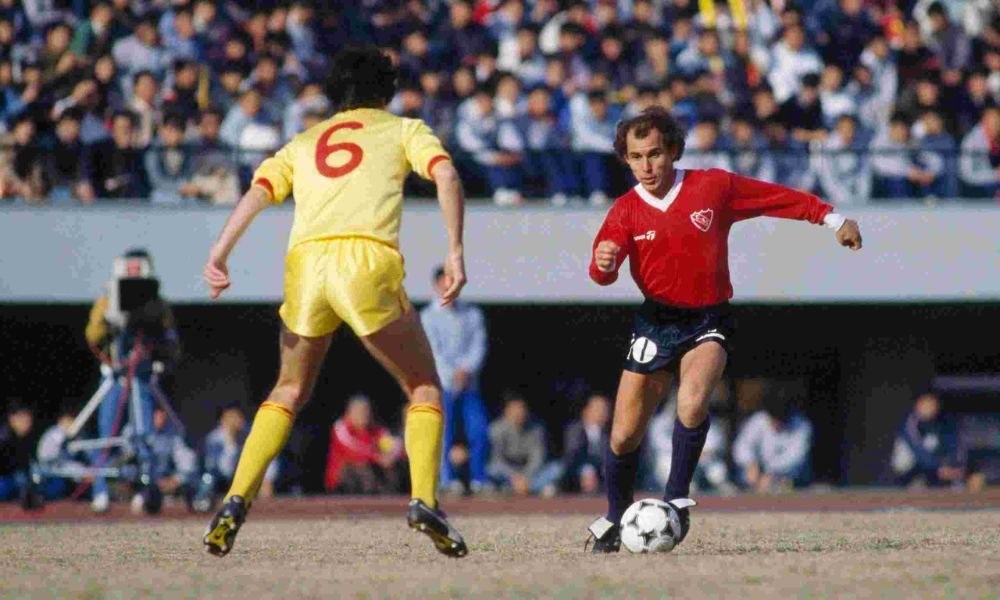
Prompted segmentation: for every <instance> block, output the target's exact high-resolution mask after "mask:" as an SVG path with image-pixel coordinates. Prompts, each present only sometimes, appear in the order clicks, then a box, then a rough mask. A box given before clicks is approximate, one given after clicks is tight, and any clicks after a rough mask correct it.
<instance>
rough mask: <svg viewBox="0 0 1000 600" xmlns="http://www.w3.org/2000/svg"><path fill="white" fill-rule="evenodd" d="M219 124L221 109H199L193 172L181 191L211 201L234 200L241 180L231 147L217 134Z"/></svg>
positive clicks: (220, 125) (225, 202)
mask: <svg viewBox="0 0 1000 600" xmlns="http://www.w3.org/2000/svg"><path fill="white" fill-rule="evenodd" d="M221 128H222V112H221V111H220V110H218V109H216V108H208V109H206V110H205V111H204V112H202V113H201V116H200V117H199V118H198V134H197V135H196V136H195V137H194V142H195V144H194V165H195V166H194V174H193V176H192V177H191V180H190V182H189V183H188V184H187V185H186V186H184V187H183V188H181V193H182V194H184V195H186V196H190V197H194V198H198V199H200V200H204V201H207V202H209V203H211V204H233V203H235V202H236V201H237V200H239V197H240V181H239V176H238V175H237V172H236V164H235V163H234V162H233V160H232V151H231V150H230V149H229V147H228V146H225V145H223V143H222V141H221V139H220V137H219V131H220V130H221Z"/></svg>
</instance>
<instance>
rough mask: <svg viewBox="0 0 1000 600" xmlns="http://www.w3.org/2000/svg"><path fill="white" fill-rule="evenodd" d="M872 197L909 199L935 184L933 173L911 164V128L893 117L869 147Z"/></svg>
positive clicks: (912, 156) (903, 121)
mask: <svg viewBox="0 0 1000 600" xmlns="http://www.w3.org/2000/svg"><path fill="white" fill-rule="evenodd" d="M871 164H872V175H873V178H872V194H873V195H874V196H875V197H876V198H888V199H897V198H902V199H908V198H916V197H917V196H918V195H923V194H921V193H920V192H921V191H922V190H923V189H924V188H926V187H927V186H930V184H931V183H933V182H934V178H935V177H934V173H932V172H930V171H927V170H925V169H922V168H920V166H919V165H917V163H916V162H915V161H914V153H913V148H912V146H911V143H910V124H909V122H907V120H906V118H905V117H903V115H901V114H899V113H896V114H894V115H893V116H892V119H890V121H889V127H888V128H886V129H885V130H884V131H882V132H881V133H880V134H879V135H878V136H876V137H875V139H874V140H873V141H872V143H871Z"/></svg>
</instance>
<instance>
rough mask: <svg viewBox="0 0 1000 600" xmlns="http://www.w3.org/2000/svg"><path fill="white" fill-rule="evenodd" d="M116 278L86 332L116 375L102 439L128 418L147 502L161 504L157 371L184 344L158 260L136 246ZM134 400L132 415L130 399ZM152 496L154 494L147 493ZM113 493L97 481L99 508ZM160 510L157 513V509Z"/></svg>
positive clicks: (100, 423)
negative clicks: (157, 272)
mask: <svg viewBox="0 0 1000 600" xmlns="http://www.w3.org/2000/svg"><path fill="white" fill-rule="evenodd" d="M113 275H114V277H113V279H112V281H111V282H110V283H109V285H108V289H107V290H106V291H105V293H104V294H102V295H101V296H100V297H99V298H97V300H96V301H95V302H94V306H93V307H92V308H91V311H90V320H89V322H88V323H87V329H86V332H85V336H86V338H87V343H88V344H89V345H90V348H91V350H92V351H93V352H94V354H95V355H97V357H98V358H99V359H100V361H101V374H102V376H103V377H105V378H112V381H113V385H112V386H111V387H110V388H109V389H108V392H107V393H106V394H105V396H104V399H103V400H102V401H101V405H100V408H99V409H98V414H97V430H98V437H99V438H102V439H107V438H111V437H113V436H117V435H120V433H121V432H122V431H123V430H124V427H125V425H126V421H128V420H131V419H132V418H134V419H135V420H136V421H137V422H136V423H131V425H132V430H133V431H134V432H135V435H136V438H135V441H136V443H135V447H134V448H131V450H132V451H134V452H135V454H136V456H137V457H138V459H139V468H140V473H141V475H142V477H141V482H142V484H143V486H144V487H143V489H141V490H139V493H140V494H144V498H143V499H144V501H146V502H150V503H152V504H156V503H158V502H159V497H160V496H159V493H158V492H159V490H158V489H156V486H155V482H156V480H157V474H156V473H153V472H152V471H153V470H154V469H155V464H156V461H155V460H153V457H152V452H151V448H150V440H149V439H148V438H149V436H150V435H151V434H152V432H153V409H154V405H155V396H154V391H153V385H154V374H155V373H159V372H162V371H163V369H164V368H165V366H167V365H170V364H173V363H175V362H176V361H177V359H178V358H179V357H180V343H179V338H178V335H177V328H176V326H175V325H174V318H173V314H172V313H171V311H170V307H169V305H168V304H167V303H166V301H164V300H163V298H161V297H160V296H159V281H158V280H157V279H156V277H155V276H154V272H153V261H152V259H151V258H150V256H149V253H148V252H147V251H146V250H144V249H138V248H137V249H132V250H129V251H127V252H126V253H125V255H124V256H122V257H119V258H116V259H115V261H114V268H113ZM130 402H134V405H133V407H131V410H134V413H130V407H129V403H130ZM109 452H110V449H106V450H97V451H95V452H94V454H93V456H92V459H93V461H94V463H93V465H94V466H107V465H108V463H109V461H108V458H109V456H108V454H109ZM150 494H152V495H153V496H154V498H147V497H145V495H150ZM109 502H110V495H109V492H108V483H107V480H106V479H105V478H103V477H96V478H95V479H94V489H93V501H92V504H91V508H92V509H93V510H94V511H95V512H104V511H107V510H108V507H109ZM154 512H155V511H154Z"/></svg>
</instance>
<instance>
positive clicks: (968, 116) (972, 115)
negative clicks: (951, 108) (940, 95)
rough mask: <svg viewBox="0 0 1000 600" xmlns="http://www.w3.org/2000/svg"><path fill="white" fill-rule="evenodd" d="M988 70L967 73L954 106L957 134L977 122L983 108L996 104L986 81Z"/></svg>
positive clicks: (963, 132)
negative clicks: (963, 85) (956, 103)
mask: <svg viewBox="0 0 1000 600" xmlns="http://www.w3.org/2000/svg"><path fill="white" fill-rule="evenodd" d="M987 77H989V71H986V70H985V69H977V70H975V71H973V72H971V73H969V74H968V76H967V77H966V80H965V89H964V90H963V91H962V92H961V94H960V95H959V98H958V106H957V107H955V113H957V114H956V115H955V120H956V123H957V129H956V130H957V132H958V135H960V136H961V135H965V134H966V133H968V131H969V130H970V129H972V128H973V127H975V126H976V124H977V123H979V119H980V117H982V114H983V110H984V109H985V108H986V107H987V106H990V105H992V104H996V98H995V97H994V95H993V94H992V93H991V92H990V88H989V84H988V82H987Z"/></svg>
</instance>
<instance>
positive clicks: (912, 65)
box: [896, 19, 937, 90]
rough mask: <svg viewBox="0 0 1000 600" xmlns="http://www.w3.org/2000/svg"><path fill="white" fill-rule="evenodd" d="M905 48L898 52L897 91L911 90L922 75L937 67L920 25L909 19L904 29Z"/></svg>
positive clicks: (935, 59)
mask: <svg viewBox="0 0 1000 600" xmlns="http://www.w3.org/2000/svg"><path fill="white" fill-rule="evenodd" d="M902 37H903V47H902V48H900V49H899V50H897V51H896V75H897V82H898V83H897V89H899V90H905V89H907V88H909V87H910V86H911V85H912V84H913V83H914V82H915V81H916V80H917V77H919V76H920V75H922V74H924V73H927V72H928V71H930V70H931V69H932V68H933V67H934V66H936V65H937V58H936V57H935V56H934V54H933V53H932V52H931V51H930V50H928V49H927V46H926V45H925V44H924V38H923V36H922V35H921V34H920V24H919V23H917V21H916V20H915V19H907V21H906V23H905V24H904V29H903V36H902Z"/></svg>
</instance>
